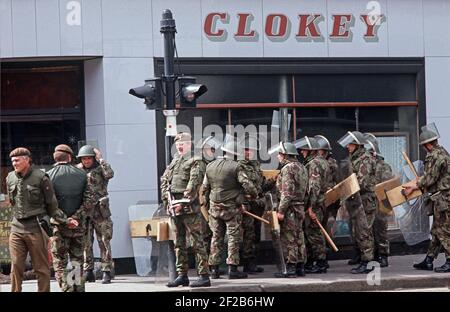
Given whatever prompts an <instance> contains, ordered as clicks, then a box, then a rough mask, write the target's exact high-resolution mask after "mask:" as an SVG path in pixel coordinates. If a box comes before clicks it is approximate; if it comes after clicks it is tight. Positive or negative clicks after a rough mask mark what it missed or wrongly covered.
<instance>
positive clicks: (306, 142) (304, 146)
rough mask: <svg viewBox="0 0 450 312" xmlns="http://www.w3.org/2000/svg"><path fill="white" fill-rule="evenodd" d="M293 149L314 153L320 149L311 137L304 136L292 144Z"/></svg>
mask: <svg viewBox="0 0 450 312" xmlns="http://www.w3.org/2000/svg"><path fill="white" fill-rule="evenodd" d="M294 145H295V148H296V149H300V150H307V151H316V150H318V149H320V146H319V143H318V142H317V140H316V139H315V138H313V137H308V136H304V137H303V138H301V139H298V140H297V141H295V142H294Z"/></svg>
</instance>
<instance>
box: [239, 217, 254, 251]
mask: <svg viewBox="0 0 450 312" xmlns="http://www.w3.org/2000/svg"><path fill="white" fill-rule="evenodd" d="M255 223H256V222H255V219H253V218H252V217H250V216H248V215H243V216H242V232H243V233H242V250H241V256H242V258H243V259H254V258H255V257H256V235H255Z"/></svg>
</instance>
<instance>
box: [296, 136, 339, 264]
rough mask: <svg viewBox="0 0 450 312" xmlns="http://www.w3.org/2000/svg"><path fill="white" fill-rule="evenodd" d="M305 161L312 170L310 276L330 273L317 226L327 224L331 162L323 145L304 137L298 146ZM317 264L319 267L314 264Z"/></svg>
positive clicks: (308, 232) (308, 221) (307, 234)
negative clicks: (326, 195)
mask: <svg viewBox="0 0 450 312" xmlns="http://www.w3.org/2000/svg"><path fill="white" fill-rule="evenodd" d="M294 144H295V147H296V148H297V150H300V153H301V154H302V156H303V158H304V159H305V167H306V169H307V170H308V178H309V179H308V180H309V182H308V201H307V207H308V209H307V212H308V213H307V214H306V219H305V238H306V248H307V256H308V261H307V263H306V266H305V271H306V273H326V272H327V263H326V257H327V253H326V245H325V238H324V237H323V235H322V232H321V231H320V227H319V226H318V225H317V223H316V222H321V221H322V220H323V215H324V210H325V206H324V203H325V192H326V191H327V190H328V185H329V181H328V179H329V176H330V168H329V166H328V162H327V161H326V160H325V158H323V157H322V156H321V155H319V154H318V153H317V150H318V149H319V144H318V142H317V141H316V139H314V138H311V137H307V136H305V137H303V138H301V139H299V140H297V141H296V142H295V143H294ZM314 261H316V264H314Z"/></svg>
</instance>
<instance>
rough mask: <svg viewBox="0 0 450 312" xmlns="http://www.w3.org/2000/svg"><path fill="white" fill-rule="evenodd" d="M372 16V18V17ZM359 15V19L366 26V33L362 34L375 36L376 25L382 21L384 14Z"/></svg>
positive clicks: (369, 36)
mask: <svg viewBox="0 0 450 312" xmlns="http://www.w3.org/2000/svg"><path fill="white" fill-rule="evenodd" d="M372 16H373V17H374V18H372ZM372 16H369V15H361V19H362V20H363V22H364V23H365V24H366V26H367V31H366V34H365V35H364V37H365V38H375V37H376V36H377V34H376V33H375V31H376V27H375V26H376V25H380V23H381V22H382V21H383V18H384V16H383V15H372Z"/></svg>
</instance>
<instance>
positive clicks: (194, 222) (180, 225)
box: [173, 213, 209, 275]
mask: <svg viewBox="0 0 450 312" xmlns="http://www.w3.org/2000/svg"><path fill="white" fill-rule="evenodd" d="M173 220H174V224H175V257H176V264H175V265H176V268H177V272H178V274H179V275H185V274H187V272H188V270H189V259H188V251H187V249H188V235H190V240H189V243H190V244H191V245H192V249H193V251H194V254H195V258H196V260H197V273H198V274H199V275H205V274H208V273H209V271H208V253H207V251H206V244H205V238H204V233H205V232H206V223H205V219H204V218H203V216H202V215H201V214H200V213H190V214H185V215H180V216H177V217H175V218H174V219H173Z"/></svg>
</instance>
